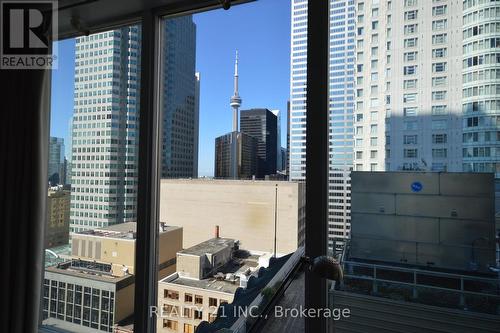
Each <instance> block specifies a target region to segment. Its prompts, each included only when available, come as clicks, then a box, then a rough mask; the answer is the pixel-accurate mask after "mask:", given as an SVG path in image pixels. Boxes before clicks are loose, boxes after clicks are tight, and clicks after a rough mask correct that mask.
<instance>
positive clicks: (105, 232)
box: [75, 222, 179, 239]
mask: <svg viewBox="0 0 500 333" xmlns="http://www.w3.org/2000/svg"><path fill="white" fill-rule="evenodd" d="M175 229H179V227H174V226H164V227H163V228H162V229H160V233H165V232H169V231H172V230H175ZM136 232H137V223H136V222H126V223H118V224H113V225H110V226H108V227H104V228H98V229H94V230H85V231H81V232H78V233H76V234H75V235H89V236H97V237H106V238H121V239H135V238H136Z"/></svg>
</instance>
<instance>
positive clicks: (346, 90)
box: [289, 0, 355, 248]
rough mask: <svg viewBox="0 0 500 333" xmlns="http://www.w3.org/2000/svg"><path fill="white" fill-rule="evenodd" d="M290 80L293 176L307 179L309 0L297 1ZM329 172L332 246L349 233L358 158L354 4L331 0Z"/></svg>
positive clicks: (330, 240) (294, 8)
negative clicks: (355, 159)
mask: <svg viewBox="0 0 500 333" xmlns="http://www.w3.org/2000/svg"><path fill="white" fill-rule="evenodd" d="M291 21H292V27H291V29H292V31H291V35H292V38H291V44H292V45H291V48H292V51H291V62H290V67H291V71H292V73H291V83H290V102H291V106H290V107H291V111H290V113H291V115H290V128H289V131H290V152H289V154H290V166H289V170H290V171H289V174H290V179H291V180H304V179H305V169H306V165H305V163H306V161H305V158H306V142H305V139H306V89H307V85H306V82H307V75H306V68H307V0H292V20H291ZM330 27H331V28H330V52H329V54H330V70H329V75H330V80H329V92H330V102H329V111H330V115H331V117H330V124H329V127H330V167H329V169H330V171H329V207H328V247H329V248H333V247H334V245H335V244H336V243H337V244H338V245H341V244H342V241H343V240H344V239H345V238H347V237H348V235H349V228H350V180H349V173H350V171H351V170H352V160H353V152H352V150H353V124H352V122H353V120H352V119H353V111H354V105H353V103H354V102H353V99H354V82H353V77H354V62H355V55H354V48H355V4H354V1H353V0H330Z"/></svg>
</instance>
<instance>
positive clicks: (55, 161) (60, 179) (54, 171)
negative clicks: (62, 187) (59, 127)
mask: <svg viewBox="0 0 500 333" xmlns="http://www.w3.org/2000/svg"><path fill="white" fill-rule="evenodd" d="M64 169H65V168H64V139H63V138H56V137H53V136H51V137H50V139H49V169H48V178H49V182H50V184H51V185H52V186H54V185H58V184H64V180H65V179H66V175H65V174H64Z"/></svg>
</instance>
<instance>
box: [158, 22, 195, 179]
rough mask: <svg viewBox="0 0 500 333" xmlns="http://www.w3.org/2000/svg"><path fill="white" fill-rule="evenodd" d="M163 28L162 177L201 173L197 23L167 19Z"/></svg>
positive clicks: (189, 175) (188, 175) (187, 176)
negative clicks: (198, 165)
mask: <svg viewBox="0 0 500 333" xmlns="http://www.w3.org/2000/svg"><path fill="white" fill-rule="evenodd" d="M164 29H165V30H164V36H165V38H164V40H163V54H164V56H163V62H164V63H163V65H164V67H163V68H164V73H165V74H164V80H163V108H164V109H163V139H162V141H163V142H162V143H163V149H162V177H163V178H190V177H193V175H194V174H195V173H196V175H197V174H198V170H195V167H194V164H195V161H194V156H198V151H197V136H198V122H197V120H198V114H197V112H198V109H197V108H196V105H195V104H196V96H195V95H196V81H197V78H196V72H195V66H196V25H195V24H194V23H193V19H192V17H191V16H182V17H177V18H172V19H168V20H164ZM195 141H196V143H195ZM195 149H196V151H195ZM196 169H197V168H196Z"/></svg>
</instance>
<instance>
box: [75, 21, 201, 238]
mask: <svg viewBox="0 0 500 333" xmlns="http://www.w3.org/2000/svg"><path fill="white" fill-rule="evenodd" d="M164 29H165V31H164V34H163V35H164V36H165V38H164V41H163V43H162V45H163V46H164V49H163V53H164V56H163V57H162V59H163V61H164V63H163V67H164V68H165V76H164V77H163V78H162V80H163V83H164V84H163V85H162V86H163V89H164V91H163V96H162V108H163V110H162V112H163V137H162V154H161V156H162V175H163V177H192V176H193V175H194V173H195V170H194V156H196V155H197V152H195V138H196V135H197V134H196V132H197V131H198V129H197V123H196V119H197V117H198V116H197V114H196V110H197V109H196V108H195V90H196V83H195V80H196V77H195V35H196V28H195V25H194V23H193V21H192V17H191V16H185V17H179V18H175V19H171V20H167V21H166V23H165V25H164ZM140 38H141V28H140V26H130V27H124V28H121V29H116V30H113V31H108V32H103V33H97V34H93V35H90V36H85V37H78V38H77V39H76V46H75V50H76V56H75V98H74V115H73V121H72V123H73V126H72V127H73V130H72V154H71V159H72V160H71V178H72V179H71V181H72V198H71V206H72V208H71V214H70V215H71V225H70V231H71V232H78V231H83V230H88V229H95V228H100V227H106V226H108V225H113V224H116V223H123V222H129V221H135V218H136V200H137V163H138V139H139V109H140V107H139V90H140V72H139V68H140V61H141V59H140V48H141V41H140Z"/></svg>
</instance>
